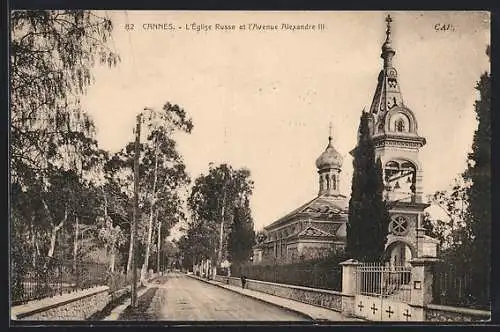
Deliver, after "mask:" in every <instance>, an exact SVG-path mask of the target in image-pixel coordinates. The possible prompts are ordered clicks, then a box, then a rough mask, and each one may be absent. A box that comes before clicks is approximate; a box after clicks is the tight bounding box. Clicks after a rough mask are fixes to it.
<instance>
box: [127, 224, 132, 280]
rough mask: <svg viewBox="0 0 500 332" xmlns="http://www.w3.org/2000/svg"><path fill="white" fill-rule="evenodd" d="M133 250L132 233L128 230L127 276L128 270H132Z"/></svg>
mask: <svg viewBox="0 0 500 332" xmlns="http://www.w3.org/2000/svg"><path fill="white" fill-rule="evenodd" d="M131 228H132V227H131ZM133 249H134V232H133V231H132V229H130V244H129V246H128V260H127V274H128V273H129V272H130V269H131V268H132V255H133V253H132V251H133Z"/></svg>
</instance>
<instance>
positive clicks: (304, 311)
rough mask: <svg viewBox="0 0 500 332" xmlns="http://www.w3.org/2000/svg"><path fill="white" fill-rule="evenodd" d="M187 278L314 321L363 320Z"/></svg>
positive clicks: (307, 305)
mask: <svg viewBox="0 0 500 332" xmlns="http://www.w3.org/2000/svg"><path fill="white" fill-rule="evenodd" d="M187 276H188V277H191V278H195V279H198V280H200V281H203V282H206V283H209V284H212V285H215V286H218V287H222V288H225V289H229V290H231V291H233V292H236V293H240V294H242V295H245V296H248V297H251V298H254V299H257V300H260V301H263V302H267V303H270V304H273V305H275V306H278V307H280V308H283V309H286V310H290V311H293V312H296V313H298V314H301V315H303V316H306V317H308V318H310V319H312V320H314V321H334V322H335V321H336V322H338V321H353V322H354V321H358V322H362V321H363V320H361V319H357V318H349V317H344V316H343V315H342V314H341V313H340V312H337V311H334V310H330V309H326V308H322V307H318V306H314V305H310V304H307V303H302V302H298V301H294V300H290V299H285V298H282V297H279V296H275V295H270V294H266V293H262V292H258V291H254V290H251V289H243V288H241V287H237V286H233V285H227V284H223V283H221V282H218V281H214V280H207V279H203V278H200V277H197V276H195V275H187Z"/></svg>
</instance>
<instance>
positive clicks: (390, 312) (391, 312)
mask: <svg viewBox="0 0 500 332" xmlns="http://www.w3.org/2000/svg"><path fill="white" fill-rule="evenodd" d="M385 312H387V313H388V314H389V318H391V314H393V313H394V311H392V310H391V306H389V309H388V310H386V311H385Z"/></svg>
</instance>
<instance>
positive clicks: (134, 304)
mask: <svg viewBox="0 0 500 332" xmlns="http://www.w3.org/2000/svg"><path fill="white" fill-rule="evenodd" d="M141 116H142V114H139V115H137V125H136V128H135V154H134V220H133V221H134V225H133V227H132V289H131V290H132V291H131V302H132V303H131V304H132V307H133V308H137V262H136V257H135V256H136V255H135V245H136V238H137V224H138V222H139V154H140V150H139V144H140V140H141Z"/></svg>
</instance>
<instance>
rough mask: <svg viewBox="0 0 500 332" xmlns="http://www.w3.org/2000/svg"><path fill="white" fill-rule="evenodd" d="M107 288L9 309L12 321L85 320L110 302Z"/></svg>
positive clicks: (87, 290) (55, 297) (110, 298)
mask: <svg viewBox="0 0 500 332" xmlns="http://www.w3.org/2000/svg"><path fill="white" fill-rule="evenodd" d="M112 298H113V295H112V294H110V293H109V288H108V287H107V286H100V287H94V288H90V289H85V290H82V291H77V292H73V293H68V294H63V295H59V296H54V297H52V298H46V299H42V300H39V301H32V302H30V303H27V304H23V305H19V306H15V307H12V308H11V317H12V319H13V320H85V319H87V318H88V317H90V316H91V315H93V314H95V313H96V312H98V311H101V310H103V309H104V307H106V305H107V304H108V303H109V302H110V301H111V300H112Z"/></svg>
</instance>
